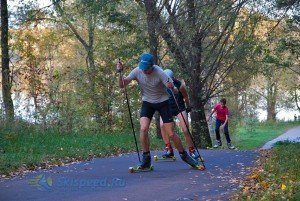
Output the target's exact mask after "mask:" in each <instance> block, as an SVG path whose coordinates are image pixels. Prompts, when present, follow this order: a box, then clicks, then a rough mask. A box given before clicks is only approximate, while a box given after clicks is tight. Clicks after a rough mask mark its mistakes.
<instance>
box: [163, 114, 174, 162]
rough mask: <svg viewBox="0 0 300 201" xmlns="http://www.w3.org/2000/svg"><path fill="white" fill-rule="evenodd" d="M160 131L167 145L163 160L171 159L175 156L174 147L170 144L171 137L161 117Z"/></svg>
mask: <svg viewBox="0 0 300 201" xmlns="http://www.w3.org/2000/svg"><path fill="white" fill-rule="evenodd" d="M160 130H161V135H162V138H163V141H164V143H165V145H166V152H165V153H164V154H163V155H162V157H163V158H171V157H173V156H174V152H173V148H172V145H171V143H170V138H169V135H168V134H167V132H166V129H165V126H164V123H163V121H162V119H161V117H160Z"/></svg>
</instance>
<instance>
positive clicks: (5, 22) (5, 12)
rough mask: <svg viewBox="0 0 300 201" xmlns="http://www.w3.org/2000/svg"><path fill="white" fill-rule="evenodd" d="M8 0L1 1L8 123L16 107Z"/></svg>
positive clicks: (3, 80)
mask: <svg viewBox="0 0 300 201" xmlns="http://www.w3.org/2000/svg"><path fill="white" fill-rule="evenodd" d="M8 34H9V32H8V9H7V0H1V50H2V95H3V102H4V107H5V118H6V121H7V122H13V121H14V105H13V101H12V98H11V86H12V83H11V77H10V76H11V75H10V68H9V46H8Z"/></svg>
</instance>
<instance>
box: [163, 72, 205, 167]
mask: <svg viewBox="0 0 300 201" xmlns="http://www.w3.org/2000/svg"><path fill="white" fill-rule="evenodd" d="M168 82H169V78H168ZM178 90H179V89H178ZM170 91H171V93H172V96H173V98H174V100H175V103H176V106H177V109H178V111H179V113H180V114H181V117H182V119H183V121H184V124H185V126H186V128H187V131H188V133H189V135H190V137H191V139H192V142H193V145H194V147H195V149H196V151H197V153H198V154H199V156H200V161H201V163H202V165H203V167H204V168H205V165H204V162H203V160H202V157H201V155H200V152H199V151H198V148H197V146H196V143H195V140H194V138H193V136H192V134H191V132H190V129H189V127H188V126H187V123H186V121H185V118H184V116H183V114H182V112H181V110H180V108H179V105H178V102H177V99H176V97H175V95H174V93H173V91H172V90H170Z"/></svg>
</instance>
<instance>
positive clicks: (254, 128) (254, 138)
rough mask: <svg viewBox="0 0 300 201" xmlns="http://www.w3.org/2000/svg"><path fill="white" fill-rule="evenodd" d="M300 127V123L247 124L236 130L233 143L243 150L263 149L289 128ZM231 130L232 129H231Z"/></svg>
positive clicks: (232, 135)
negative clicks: (267, 143)
mask: <svg viewBox="0 0 300 201" xmlns="http://www.w3.org/2000/svg"><path fill="white" fill-rule="evenodd" d="M297 125H300V122H276V123H274V122H262V123H260V122H256V123H250V126H249V125H248V122H246V123H245V124H244V125H240V126H238V127H237V128H236V133H234V134H231V137H232V138H233V139H232V141H233V143H234V144H235V145H237V146H238V148H239V149H241V150H253V149H259V148H261V147H262V146H263V145H264V144H265V143H266V142H268V141H270V140H272V139H274V138H276V137H278V136H279V135H281V134H283V133H284V132H285V131H287V129H288V128H291V127H294V126H297ZM229 129H230V128H229Z"/></svg>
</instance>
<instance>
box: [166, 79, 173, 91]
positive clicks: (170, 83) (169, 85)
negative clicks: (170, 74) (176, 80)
mask: <svg viewBox="0 0 300 201" xmlns="http://www.w3.org/2000/svg"><path fill="white" fill-rule="evenodd" d="M167 86H168V87H169V88H170V89H174V87H175V86H174V84H173V82H170V81H169V79H168V81H167Z"/></svg>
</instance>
